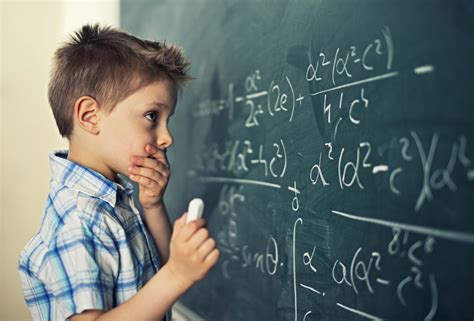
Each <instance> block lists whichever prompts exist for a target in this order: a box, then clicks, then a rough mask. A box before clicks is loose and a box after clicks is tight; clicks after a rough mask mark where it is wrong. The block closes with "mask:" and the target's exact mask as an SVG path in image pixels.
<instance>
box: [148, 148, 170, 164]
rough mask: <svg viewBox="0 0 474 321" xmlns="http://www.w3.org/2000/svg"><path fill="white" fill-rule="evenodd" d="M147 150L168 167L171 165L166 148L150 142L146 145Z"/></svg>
mask: <svg viewBox="0 0 474 321" xmlns="http://www.w3.org/2000/svg"><path fill="white" fill-rule="evenodd" d="M145 150H146V152H148V153H149V154H150V155H151V156H153V157H154V158H155V159H156V160H159V161H161V162H162V163H163V164H164V165H165V166H166V167H168V168H169V167H170V165H169V163H168V158H167V157H166V152H165V151H164V150H162V149H159V148H158V147H156V146H153V145H150V144H149V145H147V146H146V147H145Z"/></svg>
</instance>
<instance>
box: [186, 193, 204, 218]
mask: <svg viewBox="0 0 474 321" xmlns="http://www.w3.org/2000/svg"><path fill="white" fill-rule="evenodd" d="M203 211H204V202H203V200H202V199H200V198H195V199H193V200H191V202H189V205H188V215H187V216H186V223H189V222H191V221H194V220H196V219H198V218H201V216H202V212H203Z"/></svg>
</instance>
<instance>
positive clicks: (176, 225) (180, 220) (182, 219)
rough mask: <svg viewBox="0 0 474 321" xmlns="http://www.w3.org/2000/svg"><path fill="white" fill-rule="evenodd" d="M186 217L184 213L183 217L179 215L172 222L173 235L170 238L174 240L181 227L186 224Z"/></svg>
mask: <svg viewBox="0 0 474 321" xmlns="http://www.w3.org/2000/svg"><path fill="white" fill-rule="evenodd" d="M186 216H187V212H184V213H183V215H181V216H180V217H178V218H177V219H176V221H174V228H173V235H172V236H171V238H175V237H176V235H178V233H179V231H180V230H181V229H182V228H183V225H184V224H185V222H186Z"/></svg>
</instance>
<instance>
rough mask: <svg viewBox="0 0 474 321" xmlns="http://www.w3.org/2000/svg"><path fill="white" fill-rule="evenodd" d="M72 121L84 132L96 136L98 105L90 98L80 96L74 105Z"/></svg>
mask: <svg viewBox="0 0 474 321" xmlns="http://www.w3.org/2000/svg"><path fill="white" fill-rule="evenodd" d="M74 119H75V120H76V122H77V124H78V125H79V126H80V127H81V128H82V129H84V130H85V131H87V132H89V133H91V134H93V135H97V134H99V133H100V127H99V104H98V103H97V101H96V100H95V99H94V98H92V97H90V96H81V97H79V98H78V99H77V100H76V103H75V104H74Z"/></svg>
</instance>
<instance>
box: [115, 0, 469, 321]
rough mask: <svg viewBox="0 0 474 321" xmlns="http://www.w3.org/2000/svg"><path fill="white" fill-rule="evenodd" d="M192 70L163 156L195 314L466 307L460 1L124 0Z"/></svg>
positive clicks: (464, 71)
mask: <svg viewBox="0 0 474 321" xmlns="http://www.w3.org/2000/svg"><path fill="white" fill-rule="evenodd" d="M121 27H122V28H123V29H124V30H126V31H128V32H131V33H133V34H135V35H137V36H139V37H143V38H147V39H154V40H166V41H167V42H172V43H177V44H179V45H180V46H182V47H183V49H184V51H185V53H186V55H187V56H188V57H189V58H190V59H191V62H192V68H191V75H192V76H194V77H196V80H194V81H193V82H192V84H191V85H190V86H189V87H188V88H187V89H186V90H185V92H184V94H183V96H182V97H181V98H180V100H179V103H178V106H177V110H176V115H175V116H174V118H172V120H171V122H170V124H171V131H172V133H173V134H174V137H175V145H174V146H173V147H172V148H171V150H170V151H169V158H170V162H171V168H172V178H171V182H170V184H169V188H168V191H167V195H166V201H167V206H168V209H169V212H170V214H171V215H172V216H173V217H177V216H178V215H179V214H181V213H182V212H184V211H185V210H186V207H187V202H188V201H189V200H190V199H192V198H193V197H201V198H203V199H204V200H205V203H206V210H205V214H204V217H205V218H206V219H207V221H208V226H209V229H210V232H211V234H212V235H214V236H215V238H216V240H217V242H218V246H219V248H220V249H221V252H222V255H221V258H220V260H219V262H218V264H217V265H216V266H215V268H214V269H213V270H212V271H211V273H210V274H209V275H208V277H207V278H206V279H204V280H203V281H202V282H200V283H199V284H197V285H196V286H195V287H194V288H193V289H191V290H190V291H189V292H188V293H187V294H186V295H185V296H183V298H182V299H181V300H180V303H182V304H183V305H185V306H186V307H188V308H189V309H191V310H192V311H194V312H196V314H197V315H199V316H200V317H202V318H203V319H205V320H216V321H217V320H219V321H227V320H229V321H231V320H232V321H233V320H307V321H310V320H469V321H471V320H473V319H474V304H473V303H474V290H473V289H474V277H473V273H474V206H473V199H474V78H473V74H474V2H473V1H458V0H446V1H435V0H433V1H420V0H418V1H415V0H403V1H402V0H397V1H375V0H374V1H370V0H359V1H342V0H319V1H282V0H281V1H210V0H207V1H205V0H201V1H171V0H170V1H148V2H136V1H122V3H121Z"/></svg>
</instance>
